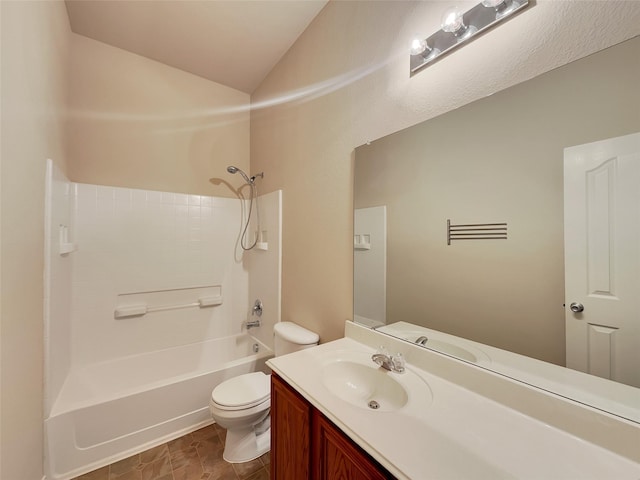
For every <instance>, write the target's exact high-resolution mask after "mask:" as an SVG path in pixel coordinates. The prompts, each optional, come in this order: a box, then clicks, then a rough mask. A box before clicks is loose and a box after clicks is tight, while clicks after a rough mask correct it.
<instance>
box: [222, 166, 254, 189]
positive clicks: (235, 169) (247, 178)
mask: <svg viewBox="0 0 640 480" xmlns="http://www.w3.org/2000/svg"><path fill="white" fill-rule="evenodd" d="M227 172H229V173H232V174H233V173H239V174H240V175H242V178H244V179H245V181H246V182H247V183H248V184H249V185H251V184H252V183H253V182H252V181H251V180H249V177H247V174H246V173H244V172H243V171H242V170H240V169H239V168H238V167H234V166H233V165H229V166H228V167H227Z"/></svg>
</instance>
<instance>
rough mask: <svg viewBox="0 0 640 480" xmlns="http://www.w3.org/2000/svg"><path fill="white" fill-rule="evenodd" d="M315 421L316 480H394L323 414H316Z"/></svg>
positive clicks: (314, 463)
mask: <svg viewBox="0 0 640 480" xmlns="http://www.w3.org/2000/svg"><path fill="white" fill-rule="evenodd" d="M312 418H313V420H312V423H313V440H312V441H313V449H312V462H313V473H314V476H313V478H314V479H315V480H384V479H392V478H394V477H393V476H391V475H389V474H388V473H386V471H385V470H384V469H383V468H382V467H381V466H379V465H378V464H377V463H376V462H375V460H373V459H372V458H371V457H369V455H368V454H367V453H366V452H364V451H363V450H362V449H361V448H359V447H358V446H356V445H355V444H354V443H353V442H352V441H351V440H349V439H348V438H347V437H346V436H345V435H344V433H342V431H341V430H339V429H338V428H337V427H336V426H335V425H334V424H333V423H331V422H330V421H329V420H328V419H327V418H326V417H325V416H324V415H322V414H321V413H320V412H318V411H317V410H314V411H313V417H312Z"/></svg>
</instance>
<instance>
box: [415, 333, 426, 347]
mask: <svg viewBox="0 0 640 480" xmlns="http://www.w3.org/2000/svg"><path fill="white" fill-rule="evenodd" d="M428 341H429V339H428V338H427V337H425V336H424V335H422V336H420V337H418V338H417V339H416V341H415V343H417V344H418V345H422V346H424V345H426V344H427V342H428Z"/></svg>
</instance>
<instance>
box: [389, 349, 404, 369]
mask: <svg viewBox="0 0 640 480" xmlns="http://www.w3.org/2000/svg"><path fill="white" fill-rule="evenodd" d="M391 363H392V364H393V371H394V372H398V373H402V372H404V365H405V361H404V355H402V353H400V352H398V353H396V354H395V355H393V357H392V358H391Z"/></svg>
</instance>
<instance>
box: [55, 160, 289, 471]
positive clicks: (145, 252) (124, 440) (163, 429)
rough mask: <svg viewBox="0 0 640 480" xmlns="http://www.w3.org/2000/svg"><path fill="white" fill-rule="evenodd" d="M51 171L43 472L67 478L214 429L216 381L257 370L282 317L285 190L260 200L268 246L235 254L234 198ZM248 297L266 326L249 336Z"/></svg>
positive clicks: (238, 204)
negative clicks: (83, 179) (88, 180)
mask: <svg viewBox="0 0 640 480" xmlns="http://www.w3.org/2000/svg"><path fill="white" fill-rule="evenodd" d="M47 173H48V175H47V196H46V199H47V205H46V209H45V211H46V212H47V213H46V224H45V229H46V241H45V246H46V252H45V338H44V341H45V404H44V417H45V434H46V448H45V455H46V458H45V471H46V479H47V480H54V479H55V480H66V479H69V478H73V477H74V476H77V475H80V474H82V473H85V472H88V471H91V470H93V469H95V468H99V467H100V466H103V465H106V464H109V463H112V462H113V461H116V460H118V459H122V458H126V457H128V456H130V455H132V454H133V453H136V452H140V451H143V450H145V449H148V448H150V447H152V446H154V445H157V444H161V443H164V442H166V441H168V440H170V439H171V438H176V437H178V436H181V435H183V434H184V433H186V432H188V431H192V430H195V429H197V428H200V427H202V426H204V425H206V424H209V423H211V422H212V420H211V416H210V413H209V398H210V395H211V391H212V390H213V388H214V387H215V386H217V384H218V383H220V382H222V381H223V380H226V379H228V378H230V377H233V376H236V375H239V374H243V373H249V372H253V371H257V370H263V369H264V368H265V366H264V364H265V361H266V360H267V359H268V358H270V357H271V356H272V355H273V354H272V347H273V339H272V332H273V325H274V324H275V323H276V322H278V321H279V320H280V284H281V281H280V278H281V269H280V265H281V241H280V238H281V218H282V217H281V192H279V191H278V192H272V193H270V194H266V195H263V196H261V197H260V217H261V229H260V230H261V235H262V236H263V237H264V238H267V236H268V240H269V243H268V246H267V245H266V244H265V248H264V249H262V250H252V251H250V252H243V251H242V249H241V248H240V247H239V245H238V238H239V232H240V227H241V224H242V223H241V222H242V217H241V215H242V212H243V204H242V201H241V200H239V199H237V198H221V197H207V196H199V195H185V194H179V193H171V192H154V191H145V190H136V189H127V188H118V187H107V186H98V185H87V184H76V183H72V182H70V181H69V180H68V179H66V178H65V177H64V175H63V174H62V173H61V172H60V171H59V170H58V169H57V168H56V167H55V166H54V165H52V164H49V166H48V172H47ZM245 211H246V210H245ZM63 234H64V235H63ZM256 298H259V299H261V301H262V302H263V305H264V313H263V315H262V317H261V320H262V326H261V327H260V328H255V329H252V330H251V331H250V333H251V336H249V335H248V334H247V333H245V332H247V330H246V329H244V328H243V322H244V321H246V320H247V319H248V316H249V311H250V306H251V305H252V304H253V302H254V301H255V299H256ZM123 312H124V314H123ZM132 312H133V313H132ZM254 346H257V347H254ZM254 348H256V349H257V351H256V352H254Z"/></svg>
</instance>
